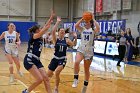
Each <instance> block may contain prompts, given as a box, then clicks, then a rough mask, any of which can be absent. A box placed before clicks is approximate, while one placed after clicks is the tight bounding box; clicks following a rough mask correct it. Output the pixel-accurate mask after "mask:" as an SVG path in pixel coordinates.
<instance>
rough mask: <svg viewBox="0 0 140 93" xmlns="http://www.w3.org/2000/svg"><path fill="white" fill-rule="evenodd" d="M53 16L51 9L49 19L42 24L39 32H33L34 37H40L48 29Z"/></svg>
mask: <svg viewBox="0 0 140 93" xmlns="http://www.w3.org/2000/svg"><path fill="white" fill-rule="evenodd" d="M53 17H54V13H53V12H52V11H51V16H50V18H49V20H48V21H47V22H46V24H45V25H44V27H43V28H42V29H41V31H40V32H39V33H36V34H34V36H33V38H34V39H37V38H40V37H42V35H43V34H45V33H46V32H47V31H48V29H49V28H50V25H51V22H52V20H53Z"/></svg>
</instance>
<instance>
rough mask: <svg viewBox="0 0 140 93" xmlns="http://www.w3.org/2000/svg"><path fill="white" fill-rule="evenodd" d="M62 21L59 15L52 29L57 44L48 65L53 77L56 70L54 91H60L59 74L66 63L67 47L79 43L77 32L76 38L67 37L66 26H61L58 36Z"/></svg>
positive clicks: (49, 72) (50, 75)
mask: <svg viewBox="0 0 140 93" xmlns="http://www.w3.org/2000/svg"><path fill="white" fill-rule="evenodd" d="M60 22H61V18H60V17H57V22H56V24H55V25H54V27H53V29H52V38H53V43H54V44H55V53H54V57H53V59H52V60H51V62H50V64H49V66H48V75H49V77H52V75H53V72H54V71H55V88H54V93H58V86H59V82H60V77H59V75H60V73H61V71H62V70H63V69H64V67H65V65H66V51H67V47H68V45H69V46H75V45H76V43H77V35H76V33H74V34H73V36H74V40H73V41H71V40H70V39H68V38H65V30H64V28H59V29H58V37H57V36H56V29H57V27H58V25H59V23H60Z"/></svg>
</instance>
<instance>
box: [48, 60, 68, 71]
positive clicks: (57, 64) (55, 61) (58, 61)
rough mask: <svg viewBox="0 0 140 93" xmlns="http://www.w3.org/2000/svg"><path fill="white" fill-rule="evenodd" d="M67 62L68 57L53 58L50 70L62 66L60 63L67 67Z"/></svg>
mask: <svg viewBox="0 0 140 93" xmlns="http://www.w3.org/2000/svg"><path fill="white" fill-rule="evenodd" d="M66 63H67V59H66V58H65V59H56V58H53V59H52V60H51V62H50V64H49V66H48V68H49V70H52V71H55V69H56V68H57V67H58V66H60V65H63V67H65V65H66Z"/></svg>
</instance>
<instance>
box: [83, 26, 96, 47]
mask: <svg viewBox="0 0 140 93" xmlns="http://www.w3.org/2000/svg"><path fill="white" fill-rule="evenodd" d="M93 44H94V31H93V30H92V28H89V29H86V28H85V27H84V28H83V31H82V33H81V46H83V45H85V46H89V47H91V46H93Z"/></svg>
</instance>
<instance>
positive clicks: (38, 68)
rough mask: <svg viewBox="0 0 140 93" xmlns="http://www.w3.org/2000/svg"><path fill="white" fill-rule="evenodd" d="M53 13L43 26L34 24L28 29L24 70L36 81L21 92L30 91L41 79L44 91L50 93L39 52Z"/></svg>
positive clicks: (27, 92)
mask: <svg viewBox="0 0 140 93" xmlns="http://www.w3.org/2000/svg"><path fill="white" fill-rule="evenodd" d="M53 16H54V13H53V12H52V13H51V16H50V19H49V20H48V22H47V23H46V24H45V26H44V27H43V28H42V29H40V28H39V26H37V25H35V26H33V27H31V28H30V29H29V33H30V39H29V41H28V50H27V54H26V56H25V58H24V67H25V69H26V70H28V71H29V72H30V74H32V76H33V77H34V78H35V79H36V81H35V82H34V83H33V84H32V85H31V86H29V87H28V89H25V90H24V91H22V93H30V92H31V91H32V90H33V89H35V88H36V87H37V86H38V85H39V84H41V82H42V81H44V85H45V88H46V91H47V92H48V93H52V91H51V87H50V82H49V78H48V76H47V74H46V71H45V69H44V67H43V65H42V63H41V61H40V54H41V51H42V44H43V40H42V39H43V38H42V35H43V34H44V33H46V32H47V31H48V29H49V28H50V24H51V21H52V19H53Z"/></svg>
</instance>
